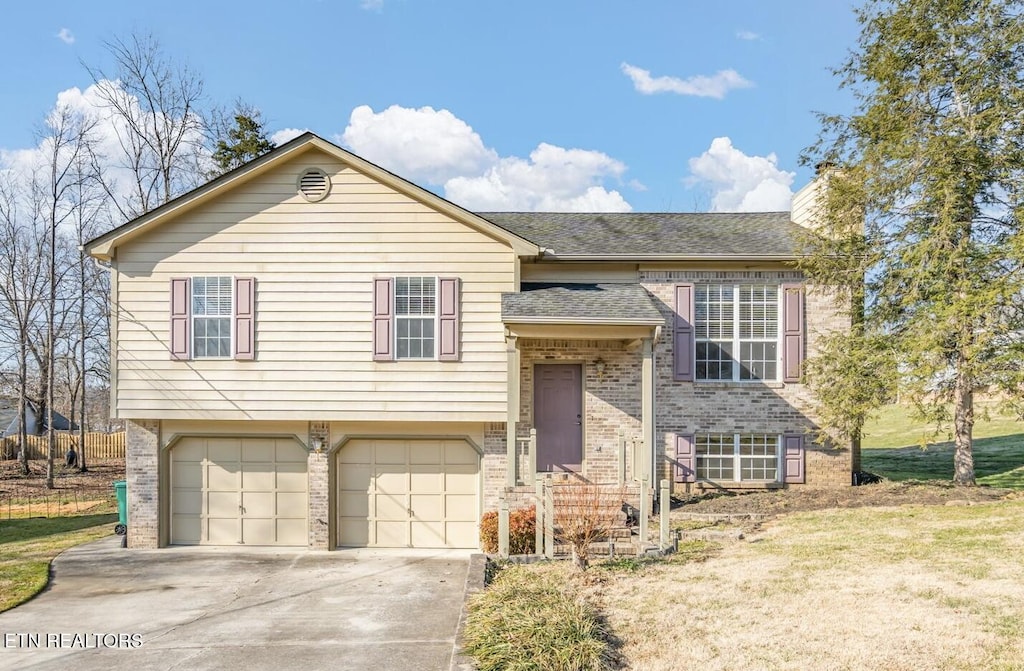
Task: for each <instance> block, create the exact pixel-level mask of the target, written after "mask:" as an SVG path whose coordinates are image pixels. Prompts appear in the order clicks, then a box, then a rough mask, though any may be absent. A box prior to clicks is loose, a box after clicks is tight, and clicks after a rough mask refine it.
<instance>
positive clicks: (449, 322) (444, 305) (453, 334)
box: [437, 277, 459, 361]
mask: <svg viewBox="0 0 1024 671" xmlns="http://www.w3.org/2000/svg"><path fill="white" fill-rule="evenodd" d="M438 284H439V285H440V286H439V287H438V292H439V293H440V294H441V300H440V301H439V312H438V329H439V331H440V333H439V337H438V340H437V360H438V361H458V360H459V278H457V277H442V278H440V279H439V280H438Z"/></svg>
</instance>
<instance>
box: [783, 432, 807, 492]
mask: <svg viewBox="0 0 1024 671" xmlns="http://www.w3.org/2000/svg"><path fill="white" fill-rule="evenodd" d="M804 453H805V450H804V437H803V436H783V437H782V464H783V472H782V481H783V482H785V483H786V484H788V485H802V484H803V483H804V462H805V457H804Z"/></svg>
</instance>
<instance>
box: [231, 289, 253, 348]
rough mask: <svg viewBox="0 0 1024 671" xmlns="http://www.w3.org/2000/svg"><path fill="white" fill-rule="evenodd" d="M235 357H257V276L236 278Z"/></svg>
mask: <svg viewBox="0 0 1024 671" xmlns="http://www.w3.org/2000/svg"><path fill="white" fill-rule="evenodd" d="M235 358H236V359H238V360H239V361H252V360H253V359H255V358H256V278H255V277H236V278H235Z"/></svg>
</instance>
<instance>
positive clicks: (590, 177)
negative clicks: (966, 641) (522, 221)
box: [444, 143, 632, 212]
mask: <svg viewBox="0 0 1024 671" xmlns="http://www.w3.org/2000/svg"><path fill="white" fill-rule="evenodd" d="M625 171H626V166H625V164H623V163H621V162H620V161H616V160H615V159H613V158H611V157H610V156H608V155H607V154H604V153H602V152H599V151H590V150H585V149H564V148H562V147H557V146H554V145H550V144H546V143H541V144H540V145H538V146H537V148H536V149H534V150H533V151H532V152H530V158H529V160H527V159H522V158H519V157H516V156H511V157H508V158H503V159H501V160H500V161H499V162H498V163H497V165H494V166H492V167H491V168H490V169H488V170H487V172H486V173H484V174H483V175H480V176H478V177H456V178H454V179H451V180H449V181H448V182H446V183H445V185H444V189H445V194H446V196H447V197H448V198H450V199H451V200H453V201H455V202H457V203H459V204H460V205H462V206H464V207H467V208H469V209H471V210H526V211H552V212H629V211H630V210H631V209H632V207H631V206H630V205H629V203H627V202H626V200H625V199H624V198H623V197H622V195H621V194H620V193H619V192H618V191H609V190H607V189H606V188H605V187H604V186H602V185H601V182H602V180H603V179H604V178H606V177H615V178H618V177H621V176H622V174H623V173H624V172H625Z"/></svg>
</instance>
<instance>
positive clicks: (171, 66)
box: [85, 34, 206, 219]
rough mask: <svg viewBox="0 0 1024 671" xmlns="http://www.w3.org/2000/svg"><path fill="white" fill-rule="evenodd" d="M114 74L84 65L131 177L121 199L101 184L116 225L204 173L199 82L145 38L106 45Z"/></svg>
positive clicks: (151, 39) (194, 183)
mask: <svg viewBox="0 0 1024 671" xmlns="http://www.w3.org/2000/svg"><path fill="white" fill-rule="evenodd" d="M105 46H106V48H107V52H108V53H109V54H110V55H111V56H112V57H113V60H114V66H115V68H114V70H113V71H112V72H111V73H110V74H108V73H107V72H106V71H104V70H103V69H101V68H96V67H90V66H89V65H85V68H86V70H87V71H88V72H89V74H90V75H91V76H92V78H93V81H94V82H95V83H96V86H97V88H98V90H99V92H100V96H101V98H102V100H103V101H104V103H105V105H106V106H107V107H108V108H109V111H110V112H111V113H112V115H113V118H112V121H113V126H114V129H115V131H116V133H117V140H118V142H119V144H120V147H121V149H122V156H121V157H118V158H117V159H115V157H108V158H109V159H111V160H115V161H116V160H120V161H122V163H121V166H120V167H122V168H125V169H127V171H128V173H129V174H130V175H131V177H130V179H131V182H132V183H131V185H130V189H129V191H128V192H129V195H128V196H127V197H118V193H119V191H118V190H117V189H115V188H114V186H113V184H111V181H110V178H109V175H108V176H107V179H106V180H105V183H106V184H107V189H108V193H110V194H111V195H112V196H114V200H115V203H116V205H117V208H118V209H119V210H120V213H121V215H122V217H123V218H125V219H130V218H134V217H136V216H138V215H140V214H143V213H144V212H148V211H149V210H151V209H153V208H155V207H157V206H159V205H162V204H163V203H166V202H167V201H168V200H170V199H171V198H173V197H175V196H177V195H179V194H181V193H184V192H185V191H187V190H188V189H189V188H192V187H195V186H198V185H199V183H200V182H201V181H203V179H204V176H205V174H206V171H205V170H203V164H204V163H205V162H206V158H205V157H206V152H205V151H204V148H203V147H204V142H205V139H206V132H205V131H206V125H205V123H204V121H203V114H202V110H201V108H200V104H201V102H202V100H203V80H202V79H201V78H200V77H199V76H198V75H197V74H196V73H194V72H193V71H192V70H190V69H189V68H188V67H186V66H184V65H180V64H178V63H176V62H175V61H173V60H171V59H170V58H169V57H168V56H167V55H166V54H165V53H164V52H163V50H162V49H161V46H160V43H159V42H158V41H157V39H156V38H155V37H153V36H152V35H134V34H133V35H131V36H130V37H128V38H127V39H121V38H115V39H113V40H112V41H110V42H107V43H106V45H105Z"/></svg>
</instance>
